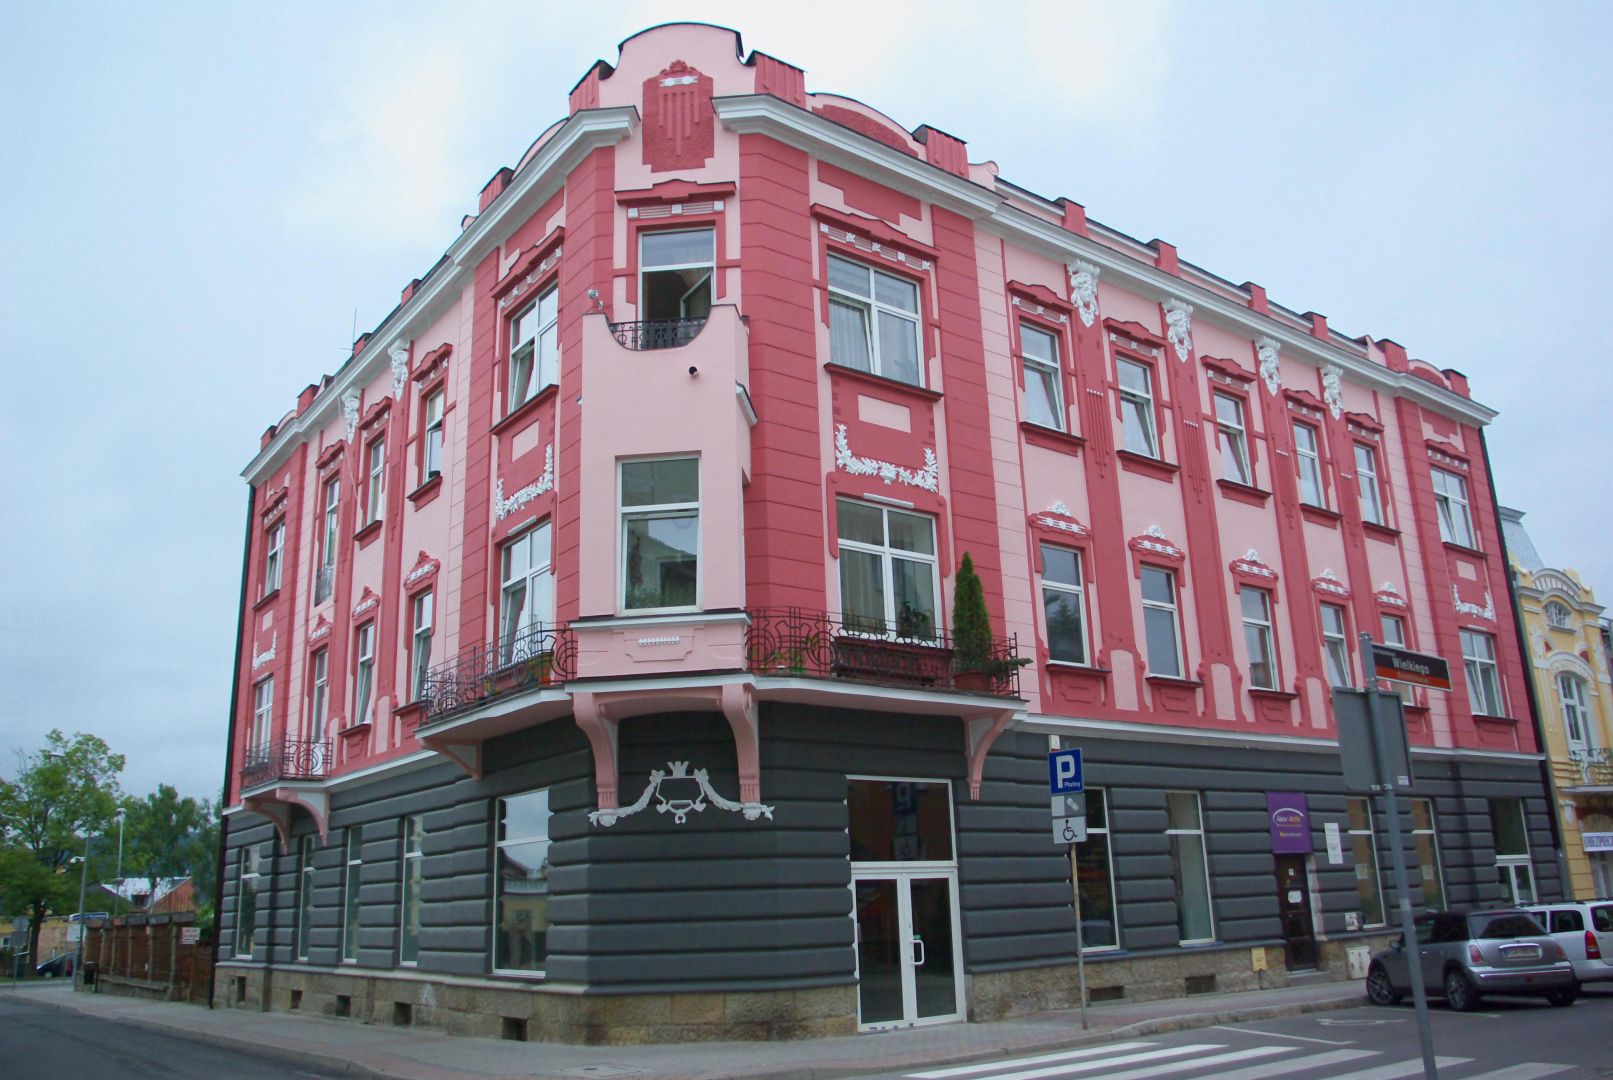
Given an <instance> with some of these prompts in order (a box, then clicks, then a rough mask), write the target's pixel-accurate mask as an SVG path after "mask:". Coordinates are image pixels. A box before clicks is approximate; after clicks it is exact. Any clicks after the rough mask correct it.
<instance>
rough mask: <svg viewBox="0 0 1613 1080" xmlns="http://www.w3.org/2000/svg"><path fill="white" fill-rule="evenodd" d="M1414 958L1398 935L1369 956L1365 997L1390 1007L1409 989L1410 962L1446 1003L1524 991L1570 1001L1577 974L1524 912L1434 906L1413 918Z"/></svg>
mask: <svg viewBox="0 0 1613 1080" xmlns="http://www.w3.org/2000/svg"><path fill="white" fill-rule="evenodd" d="M1415 925H1416V930H1417V947H1416V952H1415V956H1413V955H1412V952H1411V950H1409V949H1407V948H1406V946H1405V939H1404V937H1403V936H1402V938H1401V940H1400V941H1397V942H1395V943H1394V944H1393V945H1391V946H1390V947H1389V948H1387V949H1385V950H1383V951H1382V952H1380V953H1378V955H1377V956H1374V957H1373V958H1372V964H1371V966H1369V967H1368V969H1367V998H1368V1000H1370V1001H1371V1002H1372V1003H1373V1004H1375V1005H1393V1004H1395V1003H1396V1002H1398V1001H1400V1000H1401V999H1402V998H1404V997H1405V996H1406V995H1407V994H1409V993H1411V969H1410V968H1409V967H1408V963H1407V962H1408V961H1409V960H1415V962H1417V963H1418V965H1419V966H1420V967H1421V969H1422V974H1423V985H1424V986H1425V987H1426V988H1427V990H1428V993H1429V995H1430V996H1433V997H1443V998H1444V999H1445V1001H1446V1003H1447V1004H1449V1005H1450V1007H1451V1008H1453V1009H1455V1010H1456V1011H1458V1012H1468V1011H1470V1010H1472V1009H1476V1008H1478V1005H1479V999H1480V998H1481V997H1482V996H1483V995H1485V994H1529V995H1533V996H1536V997H1543V998H1545V999H1546V1000H1547V1001H1549V1002H1551V1003H1552V1004H1553V1005H1572V1004H1573V1003H1574V999H1576V998H1577V997H1579V979H1578V978H1576V977H1575V975H1574V968H1573V965H1571V964H1570V963H1569V961H1568V956H1567V954H1565V953H1564V952H1563V949H1562V946H1560V945H1558V944H1557V943H1556V942H1555V941H1553V940H1552V939H1551V937H1550V936H1549V935H1548V934H1547V933H1546V931H1545V929H1544V928H1543V927H1542V926H1541V925H1540V924H1539V923H1538V922H1536V921H1535V918H1534V916H1532V915H1530V914H1529V913H1528V912H1527V911H1518V910H1514V909H1510V908H1509V909H1500V910H1495V911H1434V912H1428V913H1426V914H1423V915H1419V916H1417V921H1416V924H1415Z"/></svg>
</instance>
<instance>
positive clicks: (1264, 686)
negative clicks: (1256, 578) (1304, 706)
mask: <svg viewBox="0 0 1613 1080" xmlns="http://www.w3.org/2000/svg"><path fill="white" fill-rule="evenodd" d="M1244 593H1250V594H1252V595H1254V596H1258V597H1259V598H1260V605H1261V608H1262V610H1263V611H1264V614H1265V617H1264V618H1251V617H1250V616H1249V613H1248V612H1247V611H1246V610H1245V609H1244V606H1243V594H1244ZM1238 613H1239V615H1240V616H1241V617H1242V619H1243V647H1244V651H1245V652H1248V653H1249V685H1250V687H1251V688H1253V689H1256V690H1280V689H1281V688H1282V684H1283V670H1282V664H1281V663H1280V662H1279V660H1278V657H1277V631H1276V626H1275V625H1274V624H1273V620H1272V607H1271V590H1270V589H1262V588H1261V587H1260V586H1258V585H1239V586H1238ZM1251 631H1252V632H1254V633H1255V634H1256V635H1258V636H1259V637H1260V638H1262V639H1263V640H1264V641H1265V645H1266V656H1267V657H1268V658H1269V665H1268V666H1269V667H1270V668H1271V682H1270V683H1269V684H1268V683H1259V682H1256V681H1255V665H1254V653H1253V652H1252V651H1251V650H1250V649H1249V634H1250V632H1251Z"/></svg>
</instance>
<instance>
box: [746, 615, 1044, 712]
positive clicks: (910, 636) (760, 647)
mask: <svg viewBox="0 0 1613 1080" xmlns="http://www.w3.org/2000/svg"><path fill="white" fill-rule="evenodd" d="M749 615H750V627H749V629H748V630H747V631H746V634H745V654H746V662H747V665H748V666H749V668H750V670H751V671H754V672H756V673H758V674H765V675H795V676H808V677H812V678H820V679H854V680H859V681H863V682H873V683H887V684H889V683H895V684H900V685H903V686H922V687H926V688H930V689H935V690H962V691H967V692H974V693H984V694H995V695H999V696H1007V697H1017V696H1019V669H1020V667H1021V666H1023V664H1024V661H1022V660H1021V659H1020V658H1019V643H1018V639H1017V638H1013V637H1010V638H998V639H994V640H992V641H991V642H989V643H988V644H987V646H986V647H985V648H984V649H983V650H978V652H979V655H974V656H969V655H964V654H963V653H962V652H960V650H959V649H958V647H957V643H956V642H955V641H954V640H953V639H952V638H951V637H950V636H949V635H948V634H946V633H945V632H944V631H940V630H935V629H932V628H931V627H930V625H929V622H930V620H929V618H928V617H927V616H918V617H916V618H914V617H909V618H907V619H905V620H901V624H900V625H898V626H895V627H892V626H888V625H886V624H885V623H883V622H881V621H880V620H877V619H875V620H869V619H866V618H859V617H857V616H851V615H837V614H835V613H833V612H824V611H807V610H804V609H801V608H764V609H758V610H753V611H751V612H749Z"/></svg>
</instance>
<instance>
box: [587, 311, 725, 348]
mask: <svg viewBox="0 0 1613 1080" xmlns="http://www.w3.org/2000/svg"><path fill="white" fill-rule="evenodd" d="M705 325H706V320H704V319H652V320H650V321H648V322H613V323H611V324H610V332H611V334H612V335H613V336H614V337H615V338H616V341H617V343H618V344H619V345H621V347H622V348H624V349H632V350H633V351H635V352H642V351H643V350H645V349H676V348H678V347H679V346H680V345H687V344H689V342H691V341H693V340H694V339H695V338H697V337H699V336H700V331H701V330H702V329H703V328H704V327H705Z"/></svg>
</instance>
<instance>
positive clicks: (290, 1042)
mask: <svg viewBox="0 0 1613 1080" xmlns="http://www.w3.org/2000/svg"><path fill="white" fill-rule="evenodd" d="M8 992H9V991H5V990H0V1000H4V995H5V994H6V993H8ZM11 1000H13V1001H27V1002H32V1003H34V1004H39V1005H48V1006H52V1007H54V1008H59V1009H72V1010H75V1011H77V1012H80V1013H83V1014H86V1015H92V1016H94V1017H95V1018H97V1019H99V1020H102V1021H110V1022H114V1023H129V1024H139V1025H141V1026H143V1027H146V1028H150V1029H158V1030H162V1031H166V1032H168V1033H170V1034H173V1035H175V1036H177V1037H180V1038H188V1039H197V1040H200V1041H203V1042H208V1043H213V1044H215V1045H219V1046H226V1047H233V1048H240V1049H243V1050H251V1051H254V1052H256V1053H259V1054H262V1055H265V1056H268V1057H273V1058H281V1059H284V1060H287V1061H289V1062H295V1063H297V1064H300V1065H302V1066H303V1067H304V1068H320V1069H326V1070H329V1071H333V1072H341V1073H346V1074H348V1075H355V1076H374V1077H387V1078H396V1080H452V1078H471V1080H482V1078H489V1080H491V1078H511V1080H513V1078H517V1077H519V1078H522V1080H527V1078H531V1077H570V1078H575V1077H589V1076H608V1077H630V1076H643V1077H668V1078H671V1077H678V1078H683V1077H688V1078H695V1077H702V1078H713V1080H752V1078H756V1080H760V1078H767V1080H820V1078H823V1077H830V1076H844V1075H848V1074H855V1073H876V1072H891V1071H897V1070H903V1071H905V1070H910V1069H918V1068H930V1067H935V1066H940V1065H948V1064H953V1063H957V1062H964V1061H971V1060H977V1059H987V1058H992V1057H997V1056H1004V1055H1021V1054H1028V1053H1038V1052H1042V1051H1051V1050H1059V1049H1065V1048H1068V1047H1072V1046H1079V1045H1082V1044H1084V1043H1096V1042H1104V1041H1107V1040H1110V1039H1117V1038H1122V1037H1132V1036H1138V1035H1148V1034H1158V1033H1161V1032H1167V1031H1178V1030H1182V1029H1185V1028H1195V1027H1204V1026H1207V1025H1210V1024H1221V1023H1231V1022H1237V1021H1248V1020H1255V1019H1261V1018H1265V1017H1270V1016H1281V1015H1288V1014H1292V1013H1300V1012H1313V1011H1318V1010H1322V1009H1337V1008H1345V1007H1348V1006H1351V1005H1355V1004H1357V1003H1359V1002H1360V1001H1362V1000H1363V996H1362V989H1361V984H1360V983H1359V982H1339V983H1321V984H1318V985H1314V986H1304V987H1289V988H1286V989H1281V990H1257V991H1251V992H1248V993H1240V994H1206V995H1203V996H1199V997H1191V998H1174V999H1171V1000H1169V1001H1150V1002H1143V1003H1139V1004H1118V1005H1099V1006H1094V1007H1093V1008H1091V1009H1090V1010H1089V1011H1088V1013H1089V1018H1090V1022H1091V1028H1090V1029H1089V1030H1087V1031H1083V1030H1082V1029H1081V1020H1080V1014H1079V1013H1076V1012H1063V1011H1061V1012H1049V1013H1039V1014H1036V1015H1033V1016H1027V1017H1022V1018H1020V1019H1017V1020H1007V1021H999V1022H997V1023H990V1024H963V1023H959V1024H946V1025H941V1026H937V1027H926V1028H907V1029H904V1030H901V1031H890V1032H879V1033H874V1034H867V1035H857V1036H849V1037H845V1038H836V1039H814V1040H807V1041H802V1042H771V1043H760V1042H758V1043H750V1042H728V1043H679V1044H673V1045H662V1046H570V1045H564V1044H556V1043H517V1042H503V1041H500V1040H495V1039H468V1038H459V1037H454V1036H448V1035H440V1034H436V1033H433V1032H430V1031H424V1030H413V1029H408V1028H394V1027H380V1026H371V1025H366V1024H360V1023H356V1022H353V1021H346V1020H326V1019H321V1018H317V1017H307V1016H295V1015H290V1014H287V1013H260V1012H245V1011H241V1010H234V1009H215V1010H208V1009H206V1008H203V1007H201V1006H197V1005H184V1004H177V1003H174V1004H169V1003H166V1002H155V1001H144V1000H141V999H137V998H127V997H114V996H112V995H109V994H90V993H83V992H78V993H75V992H74V991H73V990H72V989H71V984H70V983H68V982H65V981H62V982H56V983H51V984H45V985H38V984H35V985H34V986H27V985H25V986H24V987H22V988H20V989H19V990H17V991H15V992H14V996H13V997H12V998H11Z"/></svg>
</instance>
